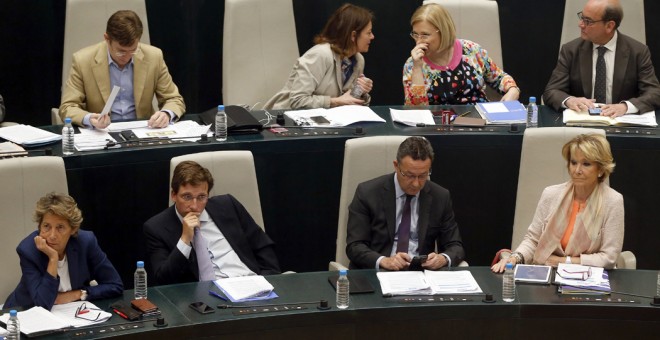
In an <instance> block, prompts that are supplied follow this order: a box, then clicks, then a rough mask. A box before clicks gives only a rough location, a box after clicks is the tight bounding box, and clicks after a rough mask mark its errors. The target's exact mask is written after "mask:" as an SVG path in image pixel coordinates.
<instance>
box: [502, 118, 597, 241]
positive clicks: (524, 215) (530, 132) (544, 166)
mask: <svg viewBox="0 0 660 340" xmlns="http://www.w3.org/2000/svg"><path fill="white" fill-rule="evenodd" d="M584 133H597V134H600V135H603V136H604V135H605V131H604V130H602V129H588V128H578V127H547V128H538V129H526V130H525V135H524V137H523V144H522V151H521V153H520V172H519V174H518V194H517V196H516V212H515V217H514V220H513V235H512V237H511V247H512V248H511V249H515V248H516V247H517V246H518V245H519V244H520V242H522V240H523V238H524V237H525V233H526V232H527V229H528V228H529V224H530V223H531V222H532V218H533V217H534V212H535V211H536V205H537V204H538V202H539V199H540V198H541V193H542V192H543V189H544V188H545V187H547V186H550V185H553V184H559V183H563V182H566V181H567V180H568V179H569V175H568V169H567V168H566V161H565V160H564V157H563V156H562V154H561V148H562V147H563V146H564V144H566V143H567V142H568V141H569V140H571V139H573V137H575V136H577V135H579V134H584Z"/></svg>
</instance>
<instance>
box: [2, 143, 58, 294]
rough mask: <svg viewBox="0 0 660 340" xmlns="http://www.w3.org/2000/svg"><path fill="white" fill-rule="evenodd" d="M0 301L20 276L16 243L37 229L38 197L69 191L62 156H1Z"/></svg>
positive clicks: (11, 289) (12, 288) (9, 291)
mask: <svg viewBox="0 0 660 340" xmlns="http://www.w3.org/2000/svg"><path fill="white" fill-rule="evenodd" d="M0 173H2V176H0V187H1V188H2V194H1V195H0V216H2V218H1V219H0V267H2V275H0V303H3V302H4V301H5V299H6V298H7V296H8V295H9V294H10V293H11V292H12V291H13V290H14V288H16V285H17V284H18V281H19V280H20V278H21V267H20V265H19V260H18V255H17V254H16V247H17V246H18V243H19V242H20V241H21V240H23V239H24V238H25V237H26V236H27V235H28V234H29V233H31V232H32V231H34V230H36V229H37V224H36V223H35V222H33V221H32V215H33V213H34V207H35V205H36V203H37V200H38V199H39V198H41V197H42V196H44V195H45V194H47V193H49V192H51V191H55V192H58V193H63V194H68V192H69V189H68V187H67V181H66V171H65V169H64V161H63V160H62V158H61V157H53V156H43V157H25V158H12V159H3V160H0Z"/></svg>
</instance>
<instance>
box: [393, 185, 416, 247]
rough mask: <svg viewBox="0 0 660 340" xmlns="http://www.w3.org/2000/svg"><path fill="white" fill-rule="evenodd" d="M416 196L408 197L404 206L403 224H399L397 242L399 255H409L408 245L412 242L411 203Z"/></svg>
mask: <svg viewBox="0 0 660 340" xmlns="http://www.w3.org/2000/svg"><path fill="white" fill-rule="evenodd" d="M413 197H414V196H412V195H406V202H405V203H404V204H403V214H402V215H401V223H399V230H398V231H397V234H398V235H399V237H398V240H397V242H396V252H397V253H408V243H409V242H410V201H411V200H412V198H413Z"/></svg>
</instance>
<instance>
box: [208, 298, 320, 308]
mask: <svg viewBox="0 0 660 340" xmlns="http://www.w3.org/2000/svg"><path fill="white" fill-rule="evenodd" d="M324 301H325V305H327V304H328V301H326V300H320V301H307V302H286V303H266V304H261V305H249V306H248V305H245V306H239V305H231V304H219V305H218V306H217V307H218V309H229V308H261V307H274V306H290V305H314V304H317V303H318V304H319V305H322V304H323V302H324Z"/></svg>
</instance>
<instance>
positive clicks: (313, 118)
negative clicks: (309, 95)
mask: <svg viewBox="0 0 660 340" xmlns="http://www.w3.org/2000/svg"><path fill="white" fill-rule="evenodd" d="M284 114H285V115H286V116H287V117H289V118H290V119H291V120H293V121H294V122H296V124H298V125H302V126H313V127H319V126H348V125H351V124H354V123H357V122H381V123H385V119H383V118H381V117H380V116H379V115H377V114H376V112H374V111H373V110H372V109H370V108H369V107H368V106H362V105H344V106H338V107H335V108H332V109H322V108H321V109H310V110H298V111H286V112H284ZM321 118H322V119H321ZM320 121H327V122H329V123H319V122H320Z"/></svg>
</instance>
